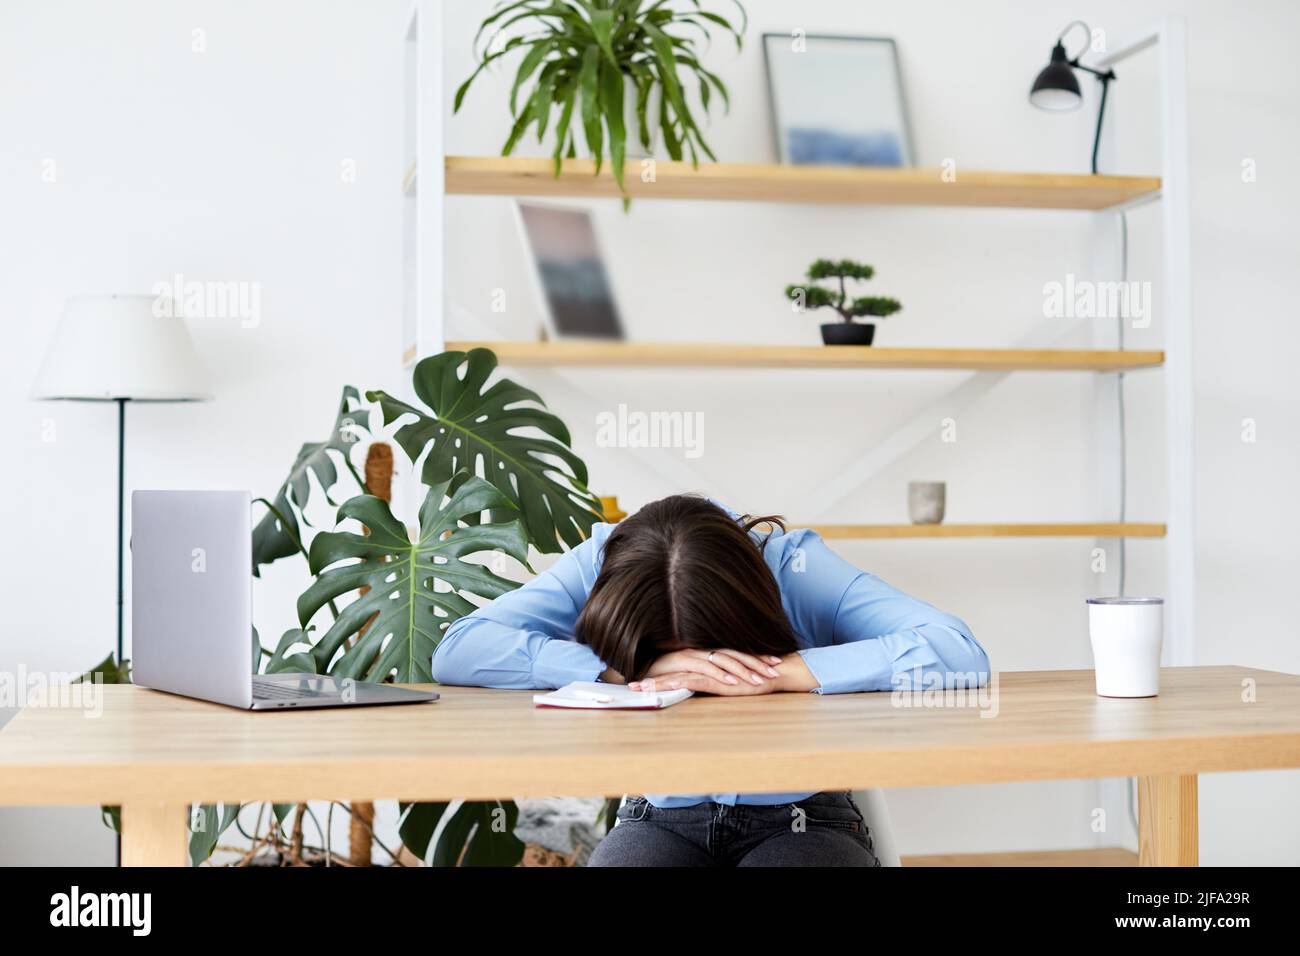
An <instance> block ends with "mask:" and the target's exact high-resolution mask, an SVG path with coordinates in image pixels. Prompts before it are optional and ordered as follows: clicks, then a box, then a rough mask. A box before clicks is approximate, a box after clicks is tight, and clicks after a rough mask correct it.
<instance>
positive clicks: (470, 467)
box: [95, 349, 602, 866]
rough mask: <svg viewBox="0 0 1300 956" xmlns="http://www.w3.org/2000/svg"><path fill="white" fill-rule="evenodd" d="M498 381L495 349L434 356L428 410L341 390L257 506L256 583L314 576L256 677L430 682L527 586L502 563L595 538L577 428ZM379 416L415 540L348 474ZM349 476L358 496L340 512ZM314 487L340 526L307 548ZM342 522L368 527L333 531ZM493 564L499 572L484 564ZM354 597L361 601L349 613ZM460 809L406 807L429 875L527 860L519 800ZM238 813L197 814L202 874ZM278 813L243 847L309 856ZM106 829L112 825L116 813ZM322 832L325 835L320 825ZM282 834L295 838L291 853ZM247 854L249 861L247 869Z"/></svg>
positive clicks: (405, 828)
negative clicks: (299, 565) (468, 621)
mask: <svg viewBox="0 0 1300 956" xmlns="http://www.w3.org/2000/svg"><path fill="white" fill-rule="evenodd" d="M496 370H497V359H496V356H495V355H494V354H493V353H492V352H491V351H489V350H487V349H474V350H472V351H470V352H444V353H442V354H441V355H435V356H431V357H429V358H426V359H424V360H423V361H421V362H420V363H419V364H417V365H416V367H415V370H414V373H413V377H414V380H413V386H414V389H413V390H414V393H415V396H416V398H417V399H418V401H419V402H420V404H419V405H414V404H409V403H407V402H403V401H401V400H399V399H396V398H394V397H393V396H391V395H390V394H388V393H387V392H384V391H371V392H367V393H366V402H370V403H374V404H373V405H368V404H366V402H363V401H362V399H361V396H360V393H359V392H358V391H357V390H356V389H355V388H352V387H351V386H349V387H346V388H344V389H343V392H342V395H341V397H340V400H339V404H338V407H337V409H336V411H335V417H334V424H333V427H332V429H331V431H330V434H329V436H328V437H327V438H325V439H324V440H323V441H319V442H311V443H307V444H304V445H303V446H302V447H301V448H300V449H299V451H298V454H297V456H296V457H295V459H294V462H293V464H292V466H291V467H290V470H289V474H288V476H287V477H286V478H285V480H284V481H283V482H282V483H281V484H280V486H279V487H278V489H277V491H276V493H275V494H274V495H273V496H271V497H270V498H259V499H257V501H258V502H259V503H260V504H261V505H262V506H263V507H264V508H265V513H264V514H263V515H262V516H261V518H260V519H259V521H258V523H257V525H256V527H255V528H254V532H253V560H254V565H253V566H254V573H255V574H257V573H258V572H259V570H260V569H261V567H263V566H265V565H267V564H270V563H272V562H274V561H277V560H281V559H284V558H288V557H291V556H293V555H302V556H303V557H304V558H305V559H306V560H307V565H308V568H309V570H310V572H311V574H312V575H313V577H314V579H313V581H312V582H311V583H310V585H309V586H308V587H307V588H306V590H305V591H303V593H302V595H301V596H300V597H299V599H298V607H297V611H298V618H299V620H298V625H299V626H298V627H294V628H290V629H288V630H286V631H284V633H283V634H282V635H281V637H280V638H279V640H278V641H277V642H276V646H275V650H274V651H268V650H266V649H265V648H263V647H262V644H261V640H260V639H259V638H258V636H257V634H256V632H254V633H253V635H252V637H253V647H252V654H253V657H252V668H253V670H254V672H259V671H260V672H262V673H276V672H284V671H307V672H311V673H318V674H329V675H331V676H335V677H339V678H352V679H355V680H360V681H373V682H383V681H397V682H427V681H431V680H432V675H431V672H430V663H431V658H432V656H433V651H434V649H435V648H436V647H437V645H438V642H439V641H440V640H441V639H442V634H443V632H444V631H445V630H446V628H447V627H448V626H449V625H450V624H451V623H452V622H453V621H455V620H457V619H458V618H460V617H463V616H464V615H466V614H468V613H470V612H471V611H473V610H474V608H475V606H476V604H475V601H479V602H482V601H488V600H491V599H493V598H495V597H498V596H499V595H501V594H504V593H506V592H507V591H509V590H511V589H513V588H516V587H518V586H519V585H518V582H515V581H512V580H509V579H508V578H506V577H504V576H503V575H502V574H501V573H499V571H498V570H496V569H495V568H494V566H496V565H498V561H497V560H496V558H497V556H501V555H505V556H509V557H510V558H513V559H514V560H516V561H518V562H519V563H520V564H522V565H523V566H524V567H525V568H527V567H528V550H529V547H530V546H531V547H533V548H535V549H537V550H538V551H541V552H557V551H560V550H563V548H565V547H571V546H573V545H576V544H578V543H580V542H581V541H582V540H584V538H585V537H586V536H587V535H588V534H589V533H590V531H591V526H592V525H593V524H594V523H595V522H597V521H600V520H602V515H601V511H600V504H599V501H598V499H597V498H596V497H595V496H594V495H592V493H591V492H590V491H589V490H588V489H587V485H586V483H587V468H586V465H585V464H584V463H583V462H582V460H581V459H580V458H579V457H578V456H577V455H575V454H574V453H573V451H572V449H571V448H570V436H569V430H568V429H567V428H566V427H565V425H564V423H563V422H561V421H560V420H559V419H558V418H557V417H556V416H555V415H553V414H551V413H550V412H549V411H547V409H546V406H545V403H544V402H543V401H542V399H541V398H540V397H539V396H538V395H537V394H536V393H535V392H533V391H531V390H529V389H526V388H524V387H523V386H520V385H518V384H516V383H515V382H512V381H510V380H509V379H505V378H502V379H498V380H497V381H495V382H490V379H492V378H493V375H494V373H495V372H496ZM376 407H377V408H378V409H379V411H380V413H381V417H382V419H383V426H384V428H385V429H388V428H393V427H394V426H395V431H394V432H393V435H392V439H393V440H394V441H395V442H396V443H397V445H398V446H399V447H400V448H401V449H402V450H403V452H404V453H405V454H406V456H407V457H408V458H409V460H410V465H411V468H412V470H413V471H414V470H416V469H418V473H419V475H420V477H421V480H422V483H423V484H424V485H425V492H424V496H423V502H422V504H421V506H420V510H419V514H418V516H414V517H415V518H416V519H417V520H416V527H415V528H414V533H411V532H409V531H408V527H407V522H405V521H404V520H403V519H402V517H401V516H398V515H396V514H394V513H393V510H392V507H391V505H390V504H389V502H387V501H385V500H384V499H383V498H380V497H377V496H376V495H374V494H371V489H370V488H368V487H367V485H366V481H365V480H364V479H363V478H362V476H361V475H360V474H359V473H358V472H357V469H356V467H355V465H354V464H353V461H352V455H353V453H354V452H355V451H356V450H357V449H358V447H359V445H360V444H361V443H363V442H364V441H365V440H366V439H367V438H369V439H370V440H371V441H372V442H374V441H378V440H380V439H382V438H383V437H385V435H384V434H383V430H382V429H381V430H380V432H379V433H375V432H371V431H370V430H368V428H367V424H368V423H369V419H370V412H371V410H372V409H373V408H376ZM345 474H346V475H347V476H348V478H349V479H350V483H351V484H354V485H355V492H356V493H355V494H353V495H352V496H351V497H349V498H347V499H346V500H343V501H342V503H341V504H337V503H336V497H337V489H338V487H339V486H340V485H341V484H344V483H345V479H344V475H345ZM313 476H314V479H315V480H314V482H313V480H312V479H313ZM313 485H315V486H318V487H319V489H320V491H319V495H320V496H321V497H322V498H323V499H324V502H325V504H327V505H330V506H333V507H334V508H335V516H336V521H335V525H336V527H335V528H334V529H333V530H320V531H317V532H315V534H314V536H313V537H312V538H311V540H310V542H305V541H304V534H303V529H304V528H310V527H311V525H310V522H309V521H308V520H307V516H306V512H305V509H306V508H307V506H308V504H309V503H312V504H313V505H314V506H316V507H319V504H320V503H319V502H318V501H317V500H316V493H315V492H313ZM347 522H352V523H355V524H359V525H360V530H359V531H357V530H348V529H344V528H340V527H338V526H339V525H343V524H344V523H347ZM475 556H479V558H480V560H473V558H475ZM484 556H489V557H490V559H491V560H489V561H488V562H487V563H483V561H482V560H481V559H482V557H484ZM353 595H359V596H356V597H355V598H352V596H353ZM346 598H352V599H351V600H349V601H348V602H347V603H345V604H342V607H341V609H340V606H339V605H340V603H342V600H343V599H346ZM326 609H328V614H329V617H328V624H323V625H321V626H320V627H321V629H318V627H317V623H316V621H315V619H316V618H317V617H318V616H319V615H320V614H321V612H322V611H324V610H326ZM114 668H115V664H114V662H113V661H112V660H111V659H110V660H106V661H105V662H103V663H102V664H100V665H99V666H98V667H97V668H95V671H97V672H100V673H110V672H111V673H114V674H115V673H117V672H116V671H115V670H114ZM122 676H123V677H124V675H122ZM452 807H453V805H452V804H448V803H417V804H402V806H401V809H402V818H401V822H400V824H399V833H400V836H401V838H402V843H403V846H404V848H405V849H406V850H407V851H409V853H411V854H414V855H415V856H417V857H421V858H423V857H424V856H425V855H426V854H427V853H428V851H429V847H430V844H431V843H433V851H432V856H431V857H430V859H431V861H432V862H433V864H434V865H449V866H450V865H461V866H464V865H513V864H514V863H517V862H519V860H520V858H521V857H522V855H523V852H524V845H523V844H522V843H521V842H520V841H519V840H518V839H517V838H516V837H515V835H514V832H513V831H514V826H515V821H516V820H517V818H518V809H517V808H516V807H515V805H514V804H513V803H512V802H509V801H504V802H501V801H486V802H463V803H460V804H456V805H455V809H454V811H453V812H451V815H450V816H448V812H449V811H451V810H452ZM239 809H240V808H239V807H238V806H237V805H234V804H205V805H202V806H196V807H195V808H194V815H193V817H192V824H191V825H192V828H193V830H194V832H193V834H192V837H191V841H190V853H191V859H192V860H193V862H195V863H196V864H197V863H199V862H202V861H203V860H206V859H207V858H208V857H209V856H210V855H211V854H212V852H213V851H214V849H215V848H216V846H217V841H218V839H219V838H220V836H221V834H222V833H223V832H224V831H225V830H226V829H228V828H229V827H231V826H239V825H240V824H239ZM270 809H271V818H270V819H267V821H266V822H267V825H268V826H269V827H270V830H269V834H268V835H266V836H261V837H259V836H258V835H257V834H258V832H259V831H255V832H254V834H251V835H250V834H245V835H246V836H251V837H252V838H253V839H254V849H256V848H257V847H258V846H259V845H272V846H273V847H274V848H275V849H277V850H281V849H282V846H283V848H286V849H285V852H297V853H298V854H299V858H300V859H301V850H302V846H303V839H304V838H303V828H304V820H305V819H310V818H311V811H310V809H309V807H308V806H307V805H306V804H298V805H296V807H295V806H294V805H292V804H271V805H270ZM444 817H446V819H445V821H444ZM105 818H106V820H107V821H108V822H110V824H111V825H114V826H115V825H116V816H115V815H114V814H113V813H112V812H111V808H106V810H105ZM272 819H273V821H274V822H271V821H272ZM261 820H262V817H259V830H260V828H261ZM316 826H317V829H318V830H321V829H322V828H321V826H320V823H319V821H317V824H316ZM439 827H441V832H440V833H439V836H438V839H437V841H436V842H433V836H434V833H435V832H436V831H438V830H439ZM285 828H291V830H292V835H291V836H290V837H289V838H288V839H287V840H285V841H284V842H283V844H282V843H281V836H282V832H283V830H284V829H285ZM326 829H327V827H326ZM289 848H296V849H289ZM252 853H253V851H250V852H249V853H246V854H245V860H246V861H251V859H252ZM394 855H396V854H394Z"/></svg>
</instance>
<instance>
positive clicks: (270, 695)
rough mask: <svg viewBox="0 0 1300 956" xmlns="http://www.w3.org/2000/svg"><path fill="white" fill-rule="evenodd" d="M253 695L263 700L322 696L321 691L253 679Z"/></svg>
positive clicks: (301, 698)
mask: <svg viewBox="0 0 1300 956" xmlns="http://www.w3.org/2000/svg"><path fill="white" fill-rule="evenodd" d="M253 696H254V697H259V698H261V699H263V700H303V699H304V698H311V697H320V696H321V694H320V691H316V690H307V689H306V688H303V687H291V686H288V685H286V684H275V683H271V682H270V681H259V680H255V681H253Z"/></svg>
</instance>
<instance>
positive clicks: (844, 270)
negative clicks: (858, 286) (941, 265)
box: [785, 259, 903, 322]
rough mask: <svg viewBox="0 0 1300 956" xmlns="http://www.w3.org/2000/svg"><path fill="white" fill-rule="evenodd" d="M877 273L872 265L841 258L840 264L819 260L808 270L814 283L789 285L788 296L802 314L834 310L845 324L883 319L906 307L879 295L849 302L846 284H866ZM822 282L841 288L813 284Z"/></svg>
mask: <svg viewBox="0 0 1300 956" xmlns="http://www.w3.org/2000/svg"><path fill="white" fill-rule="evenodd" d="M875 274H876V270H875V269H873V268H872V267H871V266H869V265H865V264H864V263H861V262H854V261H853V260H852V259H841V260H839V261H838V262H835V261H832V260H830V259H818V260H817V261H816V262H814V263H813V264H812V265H811V266H809V267H808V278H809V279H810V280H812V281H811V282H807V283H804V284H802V285H789V286H786V287H785V294H786V296H787V297H789V299H790V300H791V301H792V302H794V303H795V305H796V307H797V308H798V309H799V310H800V311H802V310H804V309H822V308H829V309H834V310H835V311H836V312H838V313H839V314H840V318H841V319H842V320H843V321H845V322H852V321H853V320H854V319H859V318H862V317H863V316H867V315H870V316H873V317H875V318H879V319H883V318H884V317H885V316H887V315H893V314H894V313H895V312H897V311H898V310H899V309H901V308H902V307H903V304H902V303H901V302H899V301H898V300H897V299H891V298H888V297H886V296H879V295H865V296H860V297H858V298H856V299H850V298H849V293H848V289H847V287H846V285H845V283H846V282H847V281H848V280H849V279H853V280H855V281H857V282H866V281H867V280H868V279H870V278H871V277H872V276H873V275H875ZM823 279H833V280H837V281H838V285H839V287H838V289H828V288H826V287H825V286H821V285H814V284H813V283H816V282H819V281H821V280H823Z"/></svg>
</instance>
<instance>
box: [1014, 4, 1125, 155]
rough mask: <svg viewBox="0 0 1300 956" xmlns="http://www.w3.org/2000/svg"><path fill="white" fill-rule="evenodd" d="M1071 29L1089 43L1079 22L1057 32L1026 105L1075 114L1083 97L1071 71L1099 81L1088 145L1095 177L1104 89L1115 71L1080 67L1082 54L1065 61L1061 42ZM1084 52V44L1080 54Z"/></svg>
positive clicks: (1085, 28) (1104, 102) (1104, 113)
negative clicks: (1049, 56) (1094, 132)
mask: <svg viewBox="0 0 1300 956" xmlns="http://www.w3.org/2000/svg"><path fill="white" fill-rule="evenodd" d="M1075 27H1083V29H1084V32H1086V33H1087V34H1088V37H1089V39H1091V37H1092V30H1091V29H1089V27H1088V24H1086V23H1084V22H1083V21H1082V20H1075V21H1074V22H1073V23H1071V24H1070V25H1069V26H1067V27H1066V28H1065V29H1064V30H1062V31H1061V35H1060V36H1058V37H1057V38H1056V46H1054V47H1053V48H1052V59H1051V62H1049V63H1048V64H1047V66H1045V67H1043V69H1042V72H1040V73H1039V74H1038V79H1036V80H1034V86H1033V89H1031V90H1030V91H1029V102H1030V103H1032V104H1033V105H1034V106H1037V107H1038V108H1039V109H1040V110H1051V111H1052V112H1056V113H1066V112H1069V111H1070V110H1077V109H1078V108H1079V107H1080V106H1081V105H1082V104H1083V93H1082V92H1081V91H1080V90H1079V80H1078V78H1077V77H1075V75H1074V71H1075V70H1083V72H1085V73H1091V74H1092V75H1093V76H1095V77H1096V78H1097V79H1098V80H1100V81H1101V106H1100V107H1099V108H1098V109H1097V135H1096V136H1095V137H1093V141H1092V171H1093V173H1094V174H1095V173H1096V172H1097V149H1098V147H1100V146H1101V121H1102V117H1103V116H1105V115H1106V89H1107V87H1109V86H1110V81H1111V80H1113V79H1115V71H1114V70H1106V71H1105V72H1104V73H1103V72H1102V71H1101V70H1094V69H1093V68H1092V67H1090V66H1084V65H1083V64H1082V63H1080V62H1079V56H1082V55H1083V52H1082V51H1080V53H1079V56H1076V57H1074V59H1070V58H1069V56H1068V55H1067V54H1066V52H1065V44H1063V43H1062V42H1061V41H1062V40H1064V39H1065V35H1066V34H1067V33H1069V32H1070V31H1071V30H1072V29H1074V28H1075ZM1087 48H1088V47H1087V44H1086V43H1085V44H1084V50H1087Z"/></svg>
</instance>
